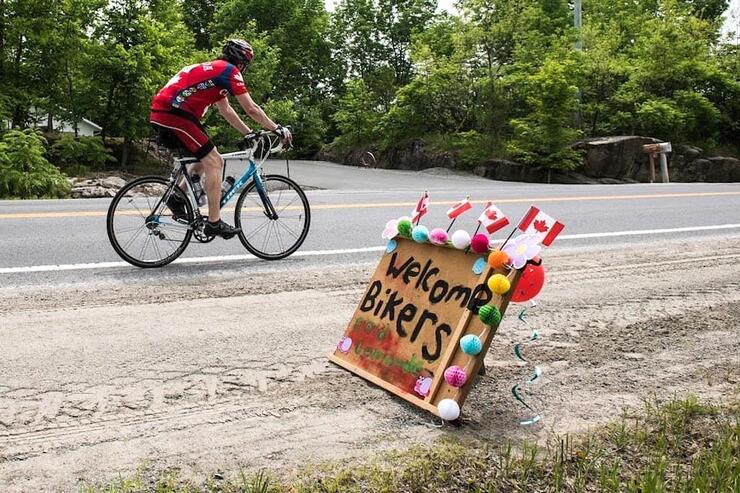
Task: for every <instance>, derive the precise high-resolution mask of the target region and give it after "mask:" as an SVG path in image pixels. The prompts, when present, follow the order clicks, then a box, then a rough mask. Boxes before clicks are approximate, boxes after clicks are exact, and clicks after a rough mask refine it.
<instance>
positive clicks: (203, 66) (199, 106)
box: [152, 60, 247, 119]
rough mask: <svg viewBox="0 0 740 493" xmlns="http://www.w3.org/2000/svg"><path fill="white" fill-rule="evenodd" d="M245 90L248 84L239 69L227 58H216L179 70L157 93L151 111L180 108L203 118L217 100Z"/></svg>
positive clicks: (242, 92) (236, 94)
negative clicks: (226, 59)
mask: <svg viewBox="0 0 740 493" xmlns="http://www.w3.org/2000/svg"><path fill="white" fill-rule="evenodd" d="M245 92H247V87H246V86H245V85H244V79H243V78H242V74H241V72H239V69H238V68H236V67H235V66H234V65H232V64H230V63H229V62H227V61H225V60H214V61H212V62H205V63H199V64H196V65H190V66H188V67H185V68H183V69H182V70H180V72H178V73H177V75H175V76H174V77H173V78H172V79H170V81H169V82H168V83H167V85H166V86H164V87H163V88H162V89H160V91H159V92H158V93H157V95H156V96H154V99H153V100H152V110H157V111H168V110H171V109H172V108H177V109H179V110H182V111H187V112H188V113H190V114H192V115H194V116H195V117H196V118H198V119H202V118H203V116H205V114H206V111H207V110H208V107H209V106H210V105H212V104H213V103H215V102H216V101H219V100H221V99H223V98H225V97H226V96H229V95H233V96H238V95H240V94H244V93H245Z"/></svg>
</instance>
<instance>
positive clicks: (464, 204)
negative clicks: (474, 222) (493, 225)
mask: <svg viewBox="0 0 740 493" xmlns="http://www.w3.org/2000/svg"><path fill="white" fill-rule="evenodd" d="M472 208H473V204H471V203H470V200H469V197H465V198H464V199H463V200H461V201H460V202H458V203H457V204H455V205H453V206H452V207H450V208H449V209H448V210H447V217H449V218H450V219H457V217H458V216H459V215H461V214H463V213H464V212H467V211H469V210H470V209H472Z"/></svg>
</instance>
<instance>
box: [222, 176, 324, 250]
mask: <svg viewBox="0 0 740 493" xmlns="http://www.w3.org/2000/svg"><path fill="white" fill-rule="evenodd" d="M262 184H263V189H264V192H265V195H264V197H262V196H261V195H260V191H259V190H258V188H257V184H256V183H255V182H254V181H252V183H250V184H249V186H247V188H245V189H244V191H243V192H242V193H241V195H240V196H239V200H238V201H237V202H236V212H235V217H234V223H235V225H236V227H238V228H241V229H242V230H241V232H240V233H239V239H240V240H241V242H242V244H243V245H244V247H245V248H246V249H247V250H249V252H250V253H252V254H253V255H256V256H257V257H259V258H262V259H265V260H279V259H281V258H285V257H287V256H288V255H290V254H292V253H293V252H295V251H296V250H298V248H299V247H300V246H301V245H302V244H303V241H304V240H305V239H306V235H307V234H308V228H309V227H310V225H311V209H310V207H309V205H308V199H307V198H306V194H305V193H303V190H301V187H300V186H298V184H297V183H296V182H294V181H293V180H291V179H290V178H287V177H285V176H280V175H267V176H265V177H263V178H262ZM268 201H269V204H271V205H272V207H271V208H272V210H270V205H269V204H268ZM273 211H274V214H272V212H273Z"/></svg>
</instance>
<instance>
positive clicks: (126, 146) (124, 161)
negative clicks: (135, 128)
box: [121, 137, 131, 171]
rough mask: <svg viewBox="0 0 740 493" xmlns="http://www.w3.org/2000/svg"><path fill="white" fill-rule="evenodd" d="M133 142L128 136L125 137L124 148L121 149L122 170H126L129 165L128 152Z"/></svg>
mask: <svg viewBox="0 0 740 493" xmlns="http://www.w3.org/2000/svg"><path fill="white" fill-rule="evenodd" d="M130 145H131V142H130V140H129V138H128V137H124V138H123V148H122V149H121V171H126V166H127V165H128V152H129V146H130Z"/></svg>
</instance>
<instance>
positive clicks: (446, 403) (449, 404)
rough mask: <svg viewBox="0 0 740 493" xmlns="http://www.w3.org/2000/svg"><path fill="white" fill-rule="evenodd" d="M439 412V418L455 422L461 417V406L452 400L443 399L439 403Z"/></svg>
mask: <svg viewBox="0 0 740 493" xmlns="http://www.w3.org/2000/svg"><path fill="white" fill-rule="evenodd" d="M437 411H439V417H440V418H442V419H444V420H445V421H454V420H456V419H457V418H459V417H460V406H458V405H457V402H455V401H453V400H452V399H442V400H441V401H439V404H437Z"/></svg>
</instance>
